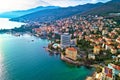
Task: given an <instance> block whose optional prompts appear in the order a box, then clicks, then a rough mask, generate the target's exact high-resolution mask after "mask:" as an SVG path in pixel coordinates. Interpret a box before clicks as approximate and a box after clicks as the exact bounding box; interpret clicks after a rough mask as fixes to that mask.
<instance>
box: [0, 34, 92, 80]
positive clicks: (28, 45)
mask: <svg viewBox="0 0 120 80" xmlns="http://www.w3.org/2000/svg"><path fill="white" fill-rule="evenodd" d="M31 40H34V41H33V42H32V41H31ZM48 42H49V41H48V40H43V39H38V38H36V37H33V36H29V35H24V36H20V37H15V36H12V35H9V34H0V80H85V78H86V76H88V75H90V74H91V73H92V72H93V70H92V69H87V68H85V67H83V66H81V67H79V68H77V67H75V66H71V65H69V64H66V63H65V62H63V61H61V60H60V57H59V55H53V56H50V55H49V53H48V52H47V51H46V50H45V49H44V48H43V47H44V46H47V44H48Z"/></svg>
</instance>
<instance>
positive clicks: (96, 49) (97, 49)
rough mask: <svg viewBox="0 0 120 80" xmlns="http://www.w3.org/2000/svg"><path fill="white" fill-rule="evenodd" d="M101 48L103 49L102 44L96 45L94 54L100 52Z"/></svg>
mask: <svg viewBox="0 0 120 80" xmlns="http://www.w3.org/2000/svg"><path fill="white" fill-rule="evenodd" d="M100 50H101V48H100V46H94V49H93V53H94V54H99V53H100Z"/></svg>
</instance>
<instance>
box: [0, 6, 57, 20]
mask: <svg viewBox="0 0 120 80" xmlns="http://www.w3.org/2000/svg"><path fill="white" fill-rule="evenodd" d="M57 8H59V7H57V6H47V7H43V6H39V7H36V8H32V9H28V10H20V11H11V12H4V13H1V14H0V17H3V18H15V17H20V16H23V15H26V14H30V13H33V12H37V11H41V10H46V9H57Z"/></svg>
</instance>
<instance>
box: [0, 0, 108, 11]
mask: <svg viewBox="0 0 120 80" xmlns="http://www.w3.org/2000/svg"><path fill="white" fill-rule="evenodd" d="M107 1H110V0H0V12H7V11H15V10H26V9H30V8H33V7H37V6H60V7H68V6H76V5H82V4H86V3H97V2H107Z"/></svg>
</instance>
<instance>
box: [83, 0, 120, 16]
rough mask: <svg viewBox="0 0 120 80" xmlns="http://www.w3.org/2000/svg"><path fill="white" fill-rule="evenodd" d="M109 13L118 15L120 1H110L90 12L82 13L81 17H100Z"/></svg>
mask: <svg viewBox="0 0 120 80" xmlns="http://www.w3.org/2000/svg"><path fill="white" fill-rule="evenodd" d="M110 13H120V0H112V1H109V2H107V3H105V4H104V5H102V6H100V7H97V8H94V9H92V10H89V11H86V12H83V13H82V14H81V15H84V16H86V15H102V16H107V15H108V14H110Z"/></svg>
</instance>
